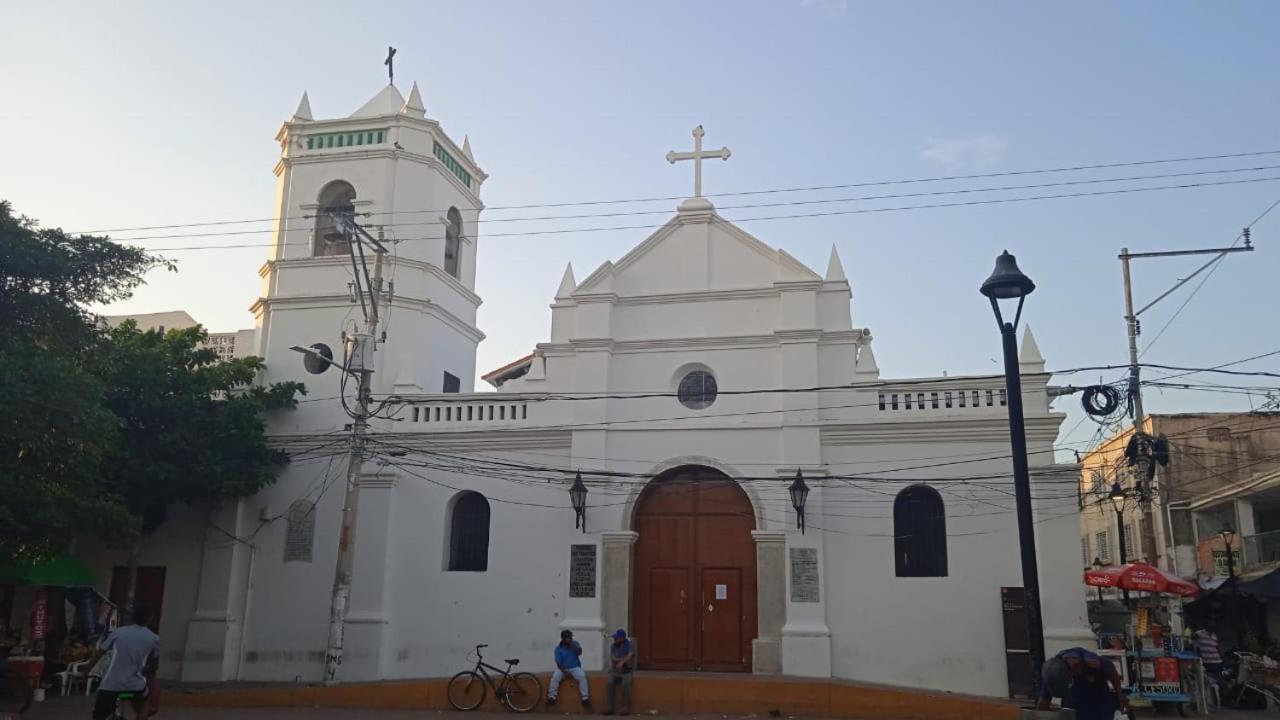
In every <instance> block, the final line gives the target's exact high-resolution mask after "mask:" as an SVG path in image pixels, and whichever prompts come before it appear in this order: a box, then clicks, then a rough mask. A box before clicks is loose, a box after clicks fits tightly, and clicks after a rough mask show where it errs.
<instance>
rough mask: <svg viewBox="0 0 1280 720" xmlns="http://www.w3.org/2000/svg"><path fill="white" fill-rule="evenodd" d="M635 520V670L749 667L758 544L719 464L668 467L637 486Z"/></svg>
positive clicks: (745, 505)
mask: <svg viewBox="0 0 1280 720" xmlns="http://www.w3.org/2000/svg"><path fill="white" fill-rule="evenodd" d="M633 527H634V528H635V530H636V532H637V534H638V535H639V537H638V538H637V540H636V549H635V585H634V593H635V595H634V601H635V602H634V605H633V607H634V608H635V614H634V615H633V617H632V622H633V623H634V625H635V627H634V628H633V629H632V634H633V635H634V636H635V638H636V640H637V641H638V642H637V648H636V650H637V653H638V656H639V658H638V659H639V664H640V667H641V668H644V669H652V670H714V671H720V672H726V671H749V670H751V641H752V640H754V639H755V637H756V549H755V542H754V540H753V539H752V537H751V531H752V530H754V529H755V514H754V512H753V511H752V507H751V500H750V499H749V498H748V497H747V494H746V493H745V492H743V490H742V488H740V487H738V484H737V483H735V482H734V481H733V480H732V479H730V478H729V477H728V476H726V475H725V474H723V473H721V472H719V471H717V470H713V469H711V468H707V467H701V466H685V467H679V468H675V469H674V470H670V471H668V472H665V473H663V474H662V475H659V476H658V477H656V478H654V480H653V481H652V482H650V483H649V485H648V486H646V487H645V489H644V491H643V492H642V493H641V495H640V499H639V501H638V502H637V504H636V511H635V523H634V526H633Z"/></svg>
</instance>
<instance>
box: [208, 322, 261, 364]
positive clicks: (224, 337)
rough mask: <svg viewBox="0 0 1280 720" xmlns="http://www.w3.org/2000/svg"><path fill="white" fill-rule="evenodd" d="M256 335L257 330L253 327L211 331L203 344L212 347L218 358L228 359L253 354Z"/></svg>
mask: <svg viewBox="0 0 1280 720" xmlns="http://www.w3.org/2000/svg"><path fill="white" fill-rule="evenodd" d="M256 337H257V331H255V330H254V329H253V328H250V329H248V330H237V331H235V332H221V333H215V332H211V333H209V337H208V339H206V340H205V341H204V344H205V346H206V347H210V348H213V350H214V351H215V352H217V353H218V358H219V359H222V360H230V359H232V358H240V357H248V356H250V355H253V354H254V347H253V343H254V340H255V339H256Z"/></svg>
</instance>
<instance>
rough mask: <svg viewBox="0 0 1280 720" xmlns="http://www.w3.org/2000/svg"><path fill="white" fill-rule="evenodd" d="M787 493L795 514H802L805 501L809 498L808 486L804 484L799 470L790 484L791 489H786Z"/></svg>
mask: <svg viewBox="0 0 1280 720" xmlns="http://www.w3.org/2000/svg"><path fill="white" fill-rule="evenodd" d="M787 493H788V494H790V495H791V507H793V508H795V509H796V512H804V504H805V500H807V499H808V497H809V486H808V485H806V484H805V482H804V475H802V474H801V473H800V471H799V470H797V471H796V479H795V480H794V481H793V482H792V483H791V487H789V488H787Z"/></svg>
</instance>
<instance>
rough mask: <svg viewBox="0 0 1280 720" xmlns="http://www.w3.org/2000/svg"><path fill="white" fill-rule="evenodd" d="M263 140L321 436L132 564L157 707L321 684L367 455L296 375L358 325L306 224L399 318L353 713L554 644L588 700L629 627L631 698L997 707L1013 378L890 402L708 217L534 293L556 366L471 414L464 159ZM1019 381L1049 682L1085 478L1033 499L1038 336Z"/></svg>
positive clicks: (277, 431)
mask: <svg viewBox="0 0 1280 720" xmlns="http://www.w3.org/2000/svg"><path fill="white" fill-rule="evenodd" d="M277 139H278V140H279V142H280V147H281V156H280V160H279V163H278V164H277V165H276V168H275V173H276V176H277V177H278V180H279V185H278V188H279V189H278V194H277V208H276V212H277V213H278V217H279V220H278V224H277V228H276V234H275V243H274V247H273V248H272V249H271V250H270V253H269V256H268V257H267V258H266V262H265V263H264V264H263V266H262V268H261V270H260V275H261V276H262V278H263V286H262V293H261V296H260V297H259V298H257V299H256V301H254V302H253V305H252V311H253V313H254V315H255V316H256V336H255V340H256V351H257V354H259V355H261V356H262V357H263V358H265V360H266V366H267V371H266V373H265V377H264V378H263V379H264V381H266V382H278V381H285V380H297V381H301V382H304V383H306V385H307V387H308V389H309V392H310V395H309V397H308V398H307V399H308V402H303V403H301V404H299V406H298V408H297V409H296V410H293V411H288V412H281V413H277V414H274V415H273V416H272V417H271V418H270V423H269V424H270V431H271V433H272V436H273V438H274V441H275V442H277V443H279V444H281V446H283V447H289V448H294V449H297V448H309V449H310V450H311V452H310V454H309V455H308V454H303V455H301V456H300V458H299V459H298V460H296V461H295V462H293V463H291V464H290V465H289V466H288V467H287V468H286V469H285V470H284V471H283V473H282V475H281V477H280V479H279V481H278V482H277V483H276V484H274V485H273V486H271V487H269V488H267V489H265V490H263V491H262V492H260V493H258V494H257V495H255V496H253V497H250V498H246V499H243V500H241V501H237V502H230V503H227V504H225V505H224V506H222V507H219V508H212V509H201V508H188V509H184V510H181V511H180V512H175V513H173V514H172V515H171V519H170V521H169V522H168V523H167V524H166V525H165V526H164V527H162V528H161V529H160V530H159V531H158V532H157V533H156V534H155V535H154V536H153V537H152V538H151V540H150V541H149V542H148V544H147V545H146V547H145V548H144V549H143V553H142V558H141V565H143V566H144V569H145V567H152V568H162V569H163V572H164V574H163V586H164V590H163V606H162V608H161V618H162V619H161V623H162V624H161V636H162V638H163V643H164V647H165V657H164V664H163V666H162V672H163V674H164V675H167V676H170V677H173V678H181V679H182V680H185V681H230V680H238V681H295V680H301V681H304V682H316V681H320V680H321V679H322V677H323V674H324V665H325V662H324V661H325V648H326V642H327V639H328V624H329V611H330V596H331V588H332V584H333V579H334V567H335V561H336V557H337V549H338V544H339V542H338V533H339V517H340V514H341V507H342V501H343V485H344V481H345V477H344V476H345V471H346V458H345V456H344V455H342V454H340V452H341V451H342V450H343V449H344V448H345V447H346V442H347V437H348V432H347V428H348V426H349V424H350V423H351V422H352V420H351V418H350V417H349V416H348V414H347V413H346V412H345V411H344V409H343V404H342V402H341V401H340V400H339V399H337V397H338V396H339V394H340V393H341V392H345V395H346V401H347V404H348V405H350V404H351V402H352V401H353V392H354V389H353V388H354V384H352V383H349V384H347V386H346V387H345V389H340V381H339V378H340V376H341V374H342V373H341V372H340V371H339V370H337V369H330V370H329V371H328V372H326V373H324V374H320V375H311V374H308V373H307V372H306V370H304V368H303V363H302V359H303V357H302V356H301V355H299V354H298V353H297V352H296V351H294V350H291V348H292V347H293V346H309V345H312V344H313V343H317V342H323V343H325V344H327V345H328V346H330V347H332V348H334V349H335V351H336V352H338V353H339V354H340V352H341V350H340V349H341V348H342V347H343V340H342V335H343V333H344V332H350V331H352V329H353V327H354V324H355V323H356V322H358V318H359V317H360V308H359V305H358V303H357V304H355V305H353V298H352V294H351V291H350V289H349V287H350V285H351V283H352V282H353V273H354V272H359V271H360V265H359V261H360V258H359V255H358V252H359V251H358V249H357V256H356V257H355V258H353V257H352V255H351V251H352V248H351V247H350V246H348V245H347V244H345V243H342V242H333V241H331V240H329V239H326V237H325V236H326V234H331V233H329V232H328V231H329V229H330V228H329V224H330V223H331V222H332V221H331V220H329V219H328V216H327V215H325V214H324V213H325V211H326V210H339V209H345V210H354V212H355V213H356V217H357V220H358V221H359V222H360V223H361V225H363V226H365V227H367V228H370V229H371V231H374V230H373V229H374V228H376V226H379V225H385V226H386V228H385V234H384V237H385V239H386V241H387V243H388V245H389V247H391V248H392V252H391V253H389V254H388V256H387V257H386V266H385V268H384V273H385V276H386V277H387V278H393V279H394V289H392V288H391V287H390V285H389V284H388V285H385V286H384V288H383V290H384V292H383V293H382V295H381V297H382V301H383V309H384V312H390V313H391V318H392V319H391V322H392V325H391V329H390V332H389V333H388V335H387V338H386V340H385V342H382V343H380V344H378V346H377V350H376V353H375V354H374V362H375V363H376V365H375V370H376V372H375V374H374V376H373V397H374V398H375V400H377V401H379V403H380V404H382V403H381V401H383V400H385V401H387V402H386V403H385V404H383V407H382V409H381V412H380V413H379V416H378V417H376V418H375V419H374V420H372V421H371V423H370V425H371V431H370V436H369V443H368V450H367V453H366V457H365V461H364V464H363V472H362V473H361V476H360V493H359V506H358V523H357V527H356V532H355V569H354V577H353V592H352V596H351V601H350V608H349V613H348V615H347V620H346V641H345V645H346V649H345V655H344V658H343V661H342V666H341V669H340V671H339V679H340V680H342V681H368V680H378V679H398V678H428V677H447V676H449V675H451V674H453V673H454V672H457V671H458V670H461V669H464V667H465V666H467V665H468V661H467V656H468V653H470V651H471V650H472V648H473V647H474V646H475V645H477V644H480V643H486V644H488V645H489V646H490V649H489V650H488V651H486V657H487V658H488V657H492V658H503V657H520V658H521V659H522V664H521V669H530V670H534V671H549V670H551V669H552V668H553V661H552V646H553V645H554V644H555V642H556V641H557V639H558V635H559V632H560V630H561V629H565V628H567V629H571V630H573V631H574V632H575V634H576V635H577V637H578V639H579V640H581V641H582V642H583V645H584V648H585V655H584V658H583V659H584V664H585V665H586V666H587V667H588V669H600V668H603V666H604V657H603V653H604V652H605V648H606V643H607V641H606V640H605V637H604V636H605V634H606V633H609V632H612V631H613V630H614V629H615V628H618V627H623V628H626V629H627V630H628V631H629V632H630V633H631V635H632V636H633V637H634V638H635V640H636V646H637V649H638V657H639V663H640V668H641V669H642V670H644V669H652V670H674V671H718V672H726V671H739V672H747V673H757V674H783V675H796V676H808V677H820V678H823V677H830V678H844V679H851V680H857V681H867V682H875V683H887V684H892V685H899V686H907V687H920V688H932V689H941V690H951V691H956V692H967V693H976V694H982V695H990V696H1003V695H1006V694H1008V692H1009V672H1008V666H1009V665H1010V663H1011V662H1014V663H1018V662H1023V661H1021V660H1018V659H1017V653H1016V652H1013V653H1010V652H1008V651H1007V646H1006V635H1005V615H1004V613H1005V610H1004V608H1003V605H1002V589H1003V588H1018V587H1020V586H1021V584H1022V582H1021V571H1020V565H1019V552H1018V547H1019V546H1018V536H1017V523H1016V518H1015V514H1014V510H1013V496H1012V487H1013V486H1012V470H1011V463H1010V460H1009V452H1010V445H1009V434H1008V432H1009V431H1008V427H1009V425H1008V417H1007V414H1006V413H1007V408H1006V407H1005V403H1006V398H1005V390H1004V384H1003V378H1002V377H992V376H989V375H983V376H974V377H963V376H952V377H942V378H901V379H890V378H888V377H886V376H885V375H882V371H881V368H880V367H879V366H878V365H877V362H876V358H875V354H874V352H873V349H872V348H873V345H874V342H873V335H872V333H871V331H870V330H868V329H865V328H862V327H857V326H856V325H855V324H854V320H855V314H854V312H853V308H852V307H851V297H852V295H851V290H850V283H849V279H848V277H847V276H846V272H845V269H844V268H843V267H842V264H841V259H840V257H839V256H838V254H837V253H836V252H835V250H834V248H833V249H832V252H831V256H830V261H829V263H828V265H827V267H826V268H822V269H821V271H818V270H817V269H814V268H809V267H807V266H805V265H804V264H803V263H801V262H799V261H797V260H796V259H795V258H794V257H792V256H791V255H789V254H788V253H787V252H786V251H784V250H782V249H779V247H777V244H779V243H782V244H785V243H800V242H816V240H814V239H812V238H795V237H776V238H757V237H755V236H753V235H751V234H749V233H748V232H746V231H745V230H743V229H741V228H739V227H736V226H735V225H733V224H732V223H730V222H729V221H727V220H725V219H724V218H722V217H720V216H719V215H718V214H717V213H716V210H715V208H714V206H713V205H712V203H711V202H710V201H708V200H707V199H706V198H704V197H701V193H700V188H699V189H698V190H699V191H696V192H695V196H694V197H692V198H690V199H689V200H686V201H684V202H683V203H681V204H680V205H679V206H678V207H677V208H675V209H674V211H673V212H672V214H671V216H670V218H669V219H668V220H667V221H666V223H665V224H664V225H663V226H662V227H661V228H660V229H658V230H657V231H656V232H653V233H652V234H651V235H649V236H648V237H639V236H637V238H636V241H637V242H636V244H635V246H634V248H633V249H632V250H631V251H630V252H628V253H626V254H625V255H623V256H622V257H619V258H616V259H615V260H613V261H611V262H606V263H604V264H603V265H601V266H600V267H598V268H596V269H594V270H592V271H591V272H589V273H587V274H585V276H583V277H582V278H581V279H579V277H578V275H575V273H574V271H573V269H572V268H567V269H566V270H565V272H564V276H563V278H561V279H560V282H559V286H558V289H555V288H556V278H547V279H546V286H547V290H548V298H547V300H548V302H549V303H550V305H551V310H552V319H551V327H550V328H548V330H547V334H546V340H545V341H544V342H541V343H539V344H538V345H537V346H536V347H534V348H531V353H530V354H529V355H528V356H527V357H524V358H521V359H519V360H516V361H514V362H512V363H511V364H509V365H507V366H505V367H503V368H500V369H498V370H496V371H494V372H491V373H489V374H488V375H485V376H484V377H485V379H486V380H487V381H488V382H489V383H490V384H491V385H493V386H495V387H494V388H488V389H486V391H485V392H475V391H474V388H473V378H475V377H476V371H477V368H476V367H475V358H476V348H477V345H478V344H479V343H480V342H481V341H482V340H483V339H484V337H485V336H484V333H483V332H481V330H480V328H478V327H477V325H476V309H477V307H478V306H479V305H480V303H481V298H480V297H479V296H478V295H477V294H476V292H475V276H476V268H477V266H479V265H481V264H483V263H485V262H503V261H509V260H502V259H496V258H488V259H487V258H486V256H485V254H484V252H483V251H482V247H481V243H480V240H481V228H480V225H479V216H480V214H481V212H482V210H483V208H484V204H483V202H482V201H481V196H482V188H483V185H484V183H485V180H486V178H487V177H488V176H487V174H486V173H485V171H484V170H482V169H481V168H480V167H479V165H477V164H476V161H475V159H474V157H473V155H472V151H471V147H470V143H469V142H468V141H467V140H466V139H463V140H462V141H461V142H458V141H457V140H456V136H452V137H451V136H450V135H447V134H446V133H445V131H444V129H443V128H442V126H441V125H440V123H439V122H437V121H436V120H433V119H431V118H430V117H428V116H427V113H426V110H425V107H424V104H423V101H422V97H421V94H420V92H419V90H418V87H417V85H416V84H415V85H414V86H413V88H412V90H411V92H410V93H409V96H408V98H407V99H406V98H405V97H404V96H403V95H402V94H401V93H400V91H398V90H397V89H396V87H394V86H387V87H385V88H383V89H382V90H381V91H380V92H378V93H377V95H376V96H375V97H373V99H371V100H370V101H369V102H368V103H366V104H365V105H364V106H363V107H361V108H359V109H358V110H356V111H355V112H354V113H352V114H351V115H350V116H347V117H341V118H334V119H319V118H315V117H313V116H312V112H311V108H310V105H309V103H308V101H307V98H306V96H305V95H304V96H303V101H302V103H301V104H300V106H299V108H298V110H297V112H296V113H295V114H294V116H293V117H292V118H291V119H290V120H289V121H287V122H285V123H284V125H283V126H282V127H281V128H280V131H279V134H278V136H277ZM700 140H701V138H699V142H700ZM691 154H692V153H685V154H684V155H686V156H687V155H691ZM674 159H681V157H680V156H674ZM496 160H497V159H495V161H496ZM700 162H701V161H700V160H695V161H694V164H698V163H700ZM410 218H412V220H410ZM375 232H376V231H375ZM393 240H395V241H397V242H394V244H392V241H393ZM353 260H354V262H353ZM553 291H554V296H552V293H553ZM974 294H975V300H974V303H975V306H974V310H973V311H974V312H979V313H985V312H987V311H988V310H987V308H986V305H985V302H983V301H982V300H981V298H977V297H976V296H977V292H976V288H975V293H974ZM511 311H512V312H520V308H511ZM991 342H993V343H994V342H996V338H995V337H994V333H993V337H992V338H991ZM1020 360H1021V370H1022V372H1023V378H1024V390H1025V407H1026V416H1027V417H1026V425H1027V441H1028V445H1029V448H1030V458H1031V463H1032V477H1033V480H1032V484H1033V495H1034V496H1035V497H1036V510H1037V518H1036V519H1037V523H1036V525H1035V528H1036V536H1037V543H1038V555H1039V567H1040V582H1041V592H1042V604H1043V612H1044V628H1045V636H1046V640H1047V644H1048V649H1049V652H1050V653H1052V652H1054V651H1056V650H1057V649H1061V648H1064V647H1069V646H1073V645H1079V644H1084V643H1086V642H1088V641H1089V639H1090V635H1089V632H1088V628H1087V624H1086V620H1085V594H1084V592H1083V591H1082V589H1081V585H1080V582H1081V581H1080V561H1079V558H1080V554H1079V549H1078V548H1079V531H1078V519H1077V518H1078V515H1077V511H1076V504H1075V499H1074V496H1072V497H1071V498H1068V499H1067V500H1066V501H1064V500H1063V499H1061V496H1062V495H1063V492H1062V489H1061V488H1062V487H1063V486H1062V484H1061V482H1060V481H1061V479H1063V478H1074V472H1075V469H1074V468H1073V467H1071V468H1066V467H1064V468H1055V467H1054V466H1053V465H1052V462H1053V460H1052V458H1053V452H1052V446H1053V443H1054V441H1055V439H1056V437H1057V435H1058V431H1059V426H1060V424H1061V422H1062V419H1063V415H1062V414H1061V413H1056V412H1053V411H1052V410H1051V408H1050V394H1049V392H1048V384H1049V381H1050V377H1049V375H1048V374H1046V373H1045V361H1044V359H1043V358H1042V357H1041V356H1040V352H1039V350H1038V348H1037V347H1036V344H1035V341H1034V339H1032V337H1031V335H1030V333H1027V334H1026V335H1025V336H1024V338H1023V343H1022V348H1021V358H1020ZM495 388H496V389H495ZM797 473H800V474H801V475H802V477H803V479H804V482H805V484H806V485H807V486H808V487H809V488H810V492H809V495H808V497H807V500H806V502H805V504H804V513H803V514H804V517H803V527H801V520H802V518H800V517H799V516H798V513H797V512H796V510H795V509H794V507H793V503H792V500H791V498H790V496H789V494H788V488H789V486H790V485H791V484H792V483H793V481H794V480H795V477H796V475H797ZM579 474H580V477H581V479H582V481H583V483H584V484H585V486H586V488H587V491H588V492H587V496H586V507H585V510H584V512H583V514H582V517H581V522H578V520H579V517H578V515H577V513H576V512H575V510H574V509H573V507H572V505H571V502H570V494H569V492H568V491H569V488H570V487H571V486H572V485H573V483H574V481H575V479H576V478H577V477H578V476H579ZM1072 492H1074V490H1073V491H1072ZM99 560H100V562H101V563H104V564H110V563H112V562H115V564H119V562H118V561H119V558H114V559H112V558H106V557H103V558H100V559H99ZM1010 658H1014V659H1013V660H1010Z"/></svg>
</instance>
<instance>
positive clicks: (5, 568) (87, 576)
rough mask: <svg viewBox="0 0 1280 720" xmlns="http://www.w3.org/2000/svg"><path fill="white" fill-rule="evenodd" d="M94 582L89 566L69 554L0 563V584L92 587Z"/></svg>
mask: <svg viewBox="0 0 1280 720" xmlns="http://www.w3.org/2000/svg"><path fill="white" fill-rule="evenodd" d="M96 583H97V579H96V578H95V577H94V575H93V571H92V570H90V569H89V566H88V565H85V564H84V563H83V562H81V561H80V560H79V559H77V558H74V557H72V556H70V555H59V556H57V557H55V558H51V559H49V560H44V561H39V562H34V563H27V562H20V561H16V560H11V561H9V562H6V563H4V564H2V565H0V585H36V586H43V585H53V586H56V587H93V586H94V585H95V584H96Z"/></svg>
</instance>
